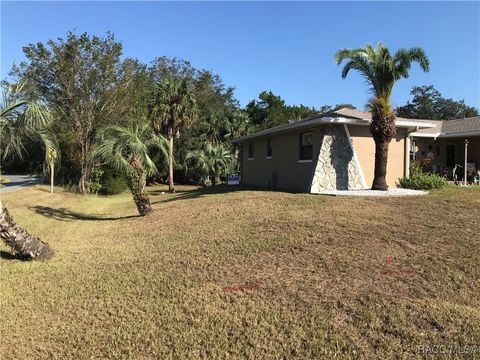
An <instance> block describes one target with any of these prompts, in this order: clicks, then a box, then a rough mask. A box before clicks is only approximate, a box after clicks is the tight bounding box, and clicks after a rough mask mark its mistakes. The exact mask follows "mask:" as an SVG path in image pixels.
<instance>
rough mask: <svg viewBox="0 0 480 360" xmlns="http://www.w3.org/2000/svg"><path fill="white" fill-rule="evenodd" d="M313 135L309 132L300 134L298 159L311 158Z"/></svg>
mask: <svg viewBox="0 0 480 360" xmlns="http://www.w3.org/2000/svg"><path fill="white" fill-rule="evenodd" d="M312 156H313V135H312V133H311V132H308V133H301V134H300V160H312Z"/></svg>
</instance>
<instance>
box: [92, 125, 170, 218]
mask: <svg viewBox="0 0 480 360" xmlns="http://www.w3.org/2000/svg"><path fill="white" fill-rule="evenodd" d="M97 144H98V145H97V146H96V148H95V150H94V151H93V156H94V157H96V158H98V159H101V160H102V161H103V162H104V163H106V164H108V165H110V166H111V167H112V168H113V169H115V170H116V171H118V172H120V173H123V174H125V176H126V178H127V182H128V187H129V189H130V191H131V192H132V195H133V200H134V201H135V204H136V205H137V209H138V212H139V214H140V215H142V216H144V215H147V214H148V213H150V212H151V211H152V206H151V204H150V198H149V196H148V193H147V190H146V181H147V176H148V175H154V174H157V172H158V170H157V167H156V166H155V164H154V162H153V161H152V159H151V157H150V155H151V153H152V152H153V151H160V152H161V153H162V154H163V155H164V156H165V157H166V156H167V152H166V148H167V141H166V139H165V138H164V137H163V136H159V135H155V134H154V133H153V131H152V130H151V128H150V126H148V125H144V126H135V127H121V126H109V127H106V128H105V129H103V130H101V131H100V132H99V133H98V135H97Z"/></svg>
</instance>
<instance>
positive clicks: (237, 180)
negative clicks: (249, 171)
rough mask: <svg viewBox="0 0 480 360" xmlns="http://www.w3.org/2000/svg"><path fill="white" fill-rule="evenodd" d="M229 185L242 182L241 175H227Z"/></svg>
mask: <svg viewBox="0 0 480 360" xmlns="http://www.w3.org/2000/svg"><path fill="white" fill-rule="evenodd" d="M227 183H228V185H238V184H240V175H231V176H228V177H227Z"/></svg>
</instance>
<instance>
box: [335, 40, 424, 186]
mask: <svg viewBox="0 0 480 360" xmlns="http://www.w3.org/2000/svg"><path fill="white" fill-rule="evenodd" d="M345 60H346V61H347V62H346V64H345V66H344V67H343V70H342V78H344V79H345V78H346V77H347V75H348V72H349V71H350V70H352V69H353V70H356V71H358V72H359V73H360V74H361V75H362V76H363V77H364V78H365V81H366V83H367V84H368V86H369V90H370V92H371V93H372V94H373V98H372V99H371V100H370V101H369V103H368V108H369V110H370V111H371V113H372V122H371V124H370V132H371V133H372V136H373V139H374V141H375V176H374V179H373V184H372V190H388V186H387V183H386V179H385V177H386V174H387V159H388V146H389V144H390V141H391V140H392V139H393V137H394V136H395V114H394V112H393V111H392V105H391V102H390V97H391V95H392V90H393V86H394V85H395V83H396V81H397V80H399V79H401V78H408V76H409V70H410V66H411V63H412V62H418V64H419V65H420V68H421V69H422V70H423V71H425V72H428V68H429V60H428V58H427V56H426V55H425V52H424V51H423V50H422V49H421V48H416V47H415V48H411V49H408V50H406V49H399V50H398V51H397V52H396V53H395V54H394V55H393V56H392V55H391V54H390V51H389V50H388V48H387V47H385V46H384V45H383V44H381V43H380V44H378V46H377V47H376V48H374V47H373V46H372V45H367V46H366V47H364V48H359V49H341V50H339V51H338V52H337V53H336V54H335V61H336V63H337V65H340V64H341V63H342V62H343V61H345Z"/></svg>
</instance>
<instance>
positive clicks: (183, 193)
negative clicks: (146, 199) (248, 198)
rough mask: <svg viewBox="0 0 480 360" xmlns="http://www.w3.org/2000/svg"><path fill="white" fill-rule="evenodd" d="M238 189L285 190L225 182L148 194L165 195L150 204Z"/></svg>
mask: <svg viewBox="0 0 480 360" xmlns="http://www.w3.org/2000/svg"><path fill="white" fill-rule="evenodd" d="M239 191H275V192H286V191H284V190H281V189H276V188H272V187H260V186H250V185H236V186H229V185H226V184H222V185H213V186H206V187H199V188H197V189H193V190H180V191H176V192H175V193H174V194H170V193H168V191H164V190H153V191H149V194H150V195H160V194H163V193H165V196H166V198H165V199H161V200H157V201H152V204H159V203H168V202H171V201H177V200H189V199H196V198H202V197H205V196H209V195H221V194H228V193H234V192H239Z"/></svg>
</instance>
